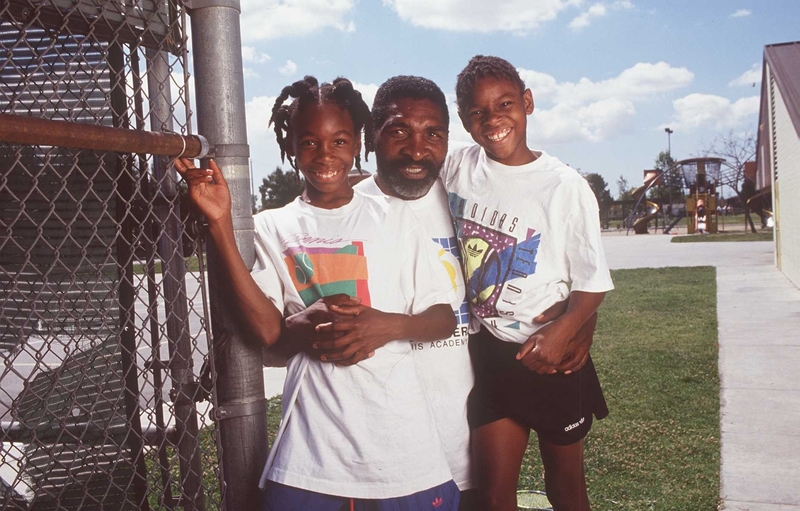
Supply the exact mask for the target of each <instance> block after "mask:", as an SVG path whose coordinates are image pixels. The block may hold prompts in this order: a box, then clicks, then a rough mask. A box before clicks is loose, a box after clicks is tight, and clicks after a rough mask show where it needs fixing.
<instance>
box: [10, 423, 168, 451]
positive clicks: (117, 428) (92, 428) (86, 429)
mask: <svg viewBox="0 0 800 511" xmlns="http://www.w3.org/2000/svg"><path fill="white" fill-rule="evenodd" d="M40 428H41V425H39V426H37V427H36V428H35V429H33V430H32V429H31V428H28V427H25V426H24V425H23V424H20V423H19V422H8V421H3V422H0V441H2V442H17V443H23V444H25V443H30V441H31V439H32V437H33V432H34V430H39V429H40ZM48 430H49V431H50V432H51V433H52V436H53V437H57V438H59V443H76V444H81V443H91V442H92V440H85V439H83V435H85V434H87V433H88V434H92V435H97V436H99V435H103V437H104V436H113V435H118V434H122V435H124V434H126V433H128V434H130V431H129V430H128V428H127V426H125V424H118V425H113V426H110V427H107V428H104V427H103V426H102V425H99V424H97V425H92V424H86V423H81V424H63V425H62V424H59V423H53V424H52V425H51V427H50V428H48ZM59 432H61V433H68V434H67V435H63V434H58V433H59ZM142 437H143V438H142V440H143V441H144V443H145V444H146V445H160V444H161V441H162V439H161V438H160V435H159V434H158V428H157V427H155V426H152V425H151V426H145V427H142ZM166 437H167V440H168V441H169V442H170V443H173V444H174V443H176V442H177V440H178V438H177V430H176V429H175V426H174V425H173V426H167V428H166ZM100 438H102V437H100ZM37 442H41V443H47V442H48V440H42V439H38V440H37Z"/></svg>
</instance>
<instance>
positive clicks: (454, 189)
mask: <svg viewBox="0 0 800 511" xmlns="http://www.w3.org/2000/svg"><path fill="white" fill-rule="evenodd" d="M442 181H443V182H444V186H445V188H446V189H447V191H448V200H449V204H450V213H451V214H452V215H453V218H455V220H456V231H457V232H456V234H457V236H458V239H459V244H460V247H461V254H462V257H463V258H464V278H465V280H466V281H467V298H468V300H469V302H470V307H471V309H472V313H473V314H474V315H475V317H477V318H478V319H479V320H480V322H481V324H483V325H485V326H486V327H487V328H489V330H490V331H491V332H492V334H494V335H495V337H498V338H500V339H503V340H505V341H509V342H517V343H523V342H525V341H526V340H527V339H528V337H530V336H531V334H533V333H534V332H535V331H536V330H537V329H539V328H540V327H541V326H542V325H539V324H537V323H534V322H533V318H534V317H536V316H538V315H539V314H541V313H542V312H543V311H544V310H545V309H547V308H548V307H550V306H551V305H553V304H554V303H556V302H559V301H561V300H563V299H565V298H566V297H567V296H568V295H569V293H570V290H573V291H587V292H593V293H601V292H605V291H610V290H611V289H613V288H614V284H613V283H612V282H611V276H610V273H609V271H608V266H607V264H606V258H605V254H604V252H603V244H602V241H601V239H600V216H599V213H598V207H597V200H596V199H595V196H594V193H592V189H591V188H590V187H589V184H588V183H587V182H586V180H585V179H584V178H583V177H582V176H581V175H580V174H578V173H577V172H576V171H575V170H574V169H572V168H570V167H568V166H567V165H565V164H563V163H561V161H559V160H558V159H557V158H554V157H552V156H549V155H548V154H547V153H545V152H542V153H541V156H539V158H537V159H536V160H535V161H533V162H532V163H529V164H527V165H520V166H513V167H510V166H507V165H503V164H500V163H498V162H496V161H494V160H491V159H490V158H488V157H487V156H486V152H485V151H484V150H483V149H482V148H481V147H480V146H478V145H472V146H469V147H466V148H464V149H459V150H456V151H453V152H451V153H450V154H448V156H447V161H446V162H445V165H444V168H443V169H442Z"/></svg>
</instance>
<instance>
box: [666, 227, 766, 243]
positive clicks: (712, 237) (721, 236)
mask: <svg viewBox="0 0 800 511" xmlns="http://www.w3.org/2000/svg"><path fill="white" fill-rule="evenodd" d="M773 239H774V238H773V236H772V229H770V230H768V231H759V232H757V233H755V234H753V233H751V232H736V233H730V232H727V233H717V234H702V235H701V234H690V235H688V236H674V237H673V238H672V243H704V242H714V241H772V240H773Z"/></svg>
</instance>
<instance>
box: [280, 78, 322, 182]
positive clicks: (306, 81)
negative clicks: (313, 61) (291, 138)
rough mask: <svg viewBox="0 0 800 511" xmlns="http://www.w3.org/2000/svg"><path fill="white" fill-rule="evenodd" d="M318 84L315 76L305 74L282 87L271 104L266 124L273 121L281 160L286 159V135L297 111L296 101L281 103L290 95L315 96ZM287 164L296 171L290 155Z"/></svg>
mask: <svg viewBox="0 0 800 511" xmlns="http://www.w3.org/2000/svg"><path fill="white" fill-rule="evenodd" d="M318 84H319V82H318V81H317V79H316V78H314V77H313V76H306V77H304V78H303V79H302V80H299V81H296V82H294V83H293V84H291V85H287V86H286V87H284V88H283V89H282V90H281V94H280V96H278V97H277V99H275V104H274V105H273V106H272V117H270V119H269V124H267V126H269V125H271V124H272V123H273V122H274V123H275V138H276V139H277V141H278V147H280V149H281V162H283V161H286V144H287V143H289V142H288V141H287V139H286V137H287V135H288V134H289V128H290V124H291V120H292V115H293V114H294V113H295V112H296V111H297V103H298V101H292V103H291V104H290V105H289V106H287V105H284V104H283V103H284V101H286V100H287V99H288V98H290V97H291V98H294V99H295V100H297V99H302V98H308V97H310V98H315V97H316V96H318V95H319V92H318V90H317V89H318ZM289 165H291V166H292V168H293V169H294V170H295V172H297V167H296V166H295V163H294V160H293V159H292V158H291V157H289Z"/></svg>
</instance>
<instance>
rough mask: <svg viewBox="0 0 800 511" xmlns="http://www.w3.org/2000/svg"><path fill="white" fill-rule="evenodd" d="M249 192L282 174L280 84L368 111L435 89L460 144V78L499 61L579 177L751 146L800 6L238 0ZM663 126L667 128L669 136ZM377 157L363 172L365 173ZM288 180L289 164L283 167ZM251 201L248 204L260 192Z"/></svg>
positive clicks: (611, 177)
mask: <svg viewBox="0 0 800 511" xmlns="http://www.w3.org/2000/svg"><path fill="white" fill-rule="evenodd" d="M241 5H242V17H241V26H242V56H243V61H244V76H245V95H246V100H247V125H248V139H249V144H250V150H251V159H252V164H253V174H254V180H255V187H256V188H257V187H258V184H259V183H260V182H261V180H262V179H263V178H264V177H266V176H267V175H268V174H269V173H270V172H272V171H273V170H274V169H275V167H276V166H278V165H281V162H280V154H279V151H278V148H277V144H276V143H275V138H274V134H273V132H272V131H271V129H268V127H267V121H268V119H269V117H270V110H271V108H272V104H273V102H274V100H275V97H276V96H277V95H278V94H279V93H280V90H281V88H282V87H283V86H285V85H288V84H289V83H291V82H293V81H295V80H299V79H301V78H302V77H303V76H304V75H306V74H311V75H314V76H316V77H317V78H318V79H319V80H320V81H331V80H333V79H334V78H336V77H337V76H344V77H346V78H349V79H350V80H351V81H353V82H354V83H355V84H356V88H357V89H358V90H360V91H361V93H362V94H363V95H364V97H365V99H366V100H367V102H368V104H370V105H371V103H372V98H373V97H374V94H375V91H376V90H377V88H378V86H379V85H380V84H381V83H382V82H383V81H384V80H386V79H387V78H389V77H391V76H394V75H398V74H413V75H419V76H424V77H426V78H429V79H431V80H433V81H435V82H436V83H437V84H438V85H439V86H440V87H441V88H442V90H443V91H444V92H445V94H446V95H447V97H448V101H449V104H450V114H451V119H452V122H451V126H450V139H451V141H456V142H470V141H471V140H470V138H469V135H468V134H467V133H466V132H465V131H464V129H463V128H462V127H461V125H460V122H459V120H458V116H457V111H456V107H455V94H454V87H455V80H456V75H457V74H458V73H459V71H461V69H463V67H464V66H465V65H466V64H467V62H468V61H469V59H470V58H471V57H472V56H474V55H476V54H484V55H496V56H500V57H503V58H505V59H507V60H508V61H509V62H511V63H512V64H513V65H514V66H515V67H516V68H517V69H518V70H519V72H520V75H521V76H522V77H523V79H524V80H525V83H526V84H527V85H528V86H529V87H530V89H531V90H532V92H533V96H534V102H535V111H534V113H533V114H532V115H531V116H530V117H529V119H528V143H529V147H531V148H534V149H543V150H545V151H547V152H548V153H549V154H551V155H554V156H557V157H558V158H559V159H561V160H562V161H563V162H565V163H567V164H569V165H571V166H572V167H574V168H576V169H579V170H580V171H581V172H583V173H592V172H594V173H598V174H600V175H602V176H603V177H604V178H605V180H606V182H607V183H608V185H609V186H608V188H609V191H610V192H611V194H612V195H613V196H615V197H616V196H617V192H618V189H617V180H618V179H619V177H620V176H624V177H625V179H626V180H627V181H628V184H629V185H630V186H638V185H640V184H641V183H642V171H643V170H644V169H649V168H652V167H653V162H654V160H655V159H656V157H657V156H658V154H659V152H661V151H666V150H667V146H668V143H669V144H670V145H671V151H672V156H673V157H674V158H675V159H678V160H680V159H684V158H689V157H692V156H698V155H701V154H703V150H704V148H705V147H708V146H709V145H710V144H711V143H713V141H714V139H715V137H717V136H719V135H724V134H727V133H730V132H733V133H745V132H748V131H749V132H755V130H756V128H757V124H758V109H759V95H760V90H761V89H760V87H761V84H760V82H761V67H762V60H763V51H764V46H765V45H767V44H774V43H781V42H788V41H797V40H800V2H798V0H761V1H759V2H756V1H754V0H748V1H738V0H670V1H669V2H663V1H656V0H651V1H644V0H608V1H602V0H601V1H593V0H494V1H487V0H460V1H457V0H380V1H379V0H360V1H357V0H242V2H241ZM665 128H670V129H671V130H673V133H672V135H671V136H670V137H669V139H668V136H667V133H666V132H665ZM373 165H374V163H373V159H372V158H371V159H370V162H367V163H366V164H365V165H364V167H365V168H366V169H367V170H370V171H373V170H374V166H373ZM283 168H284V169H289V166H288V163H287V164H283ZM256 193H257V192H256Z"/></svg>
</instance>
